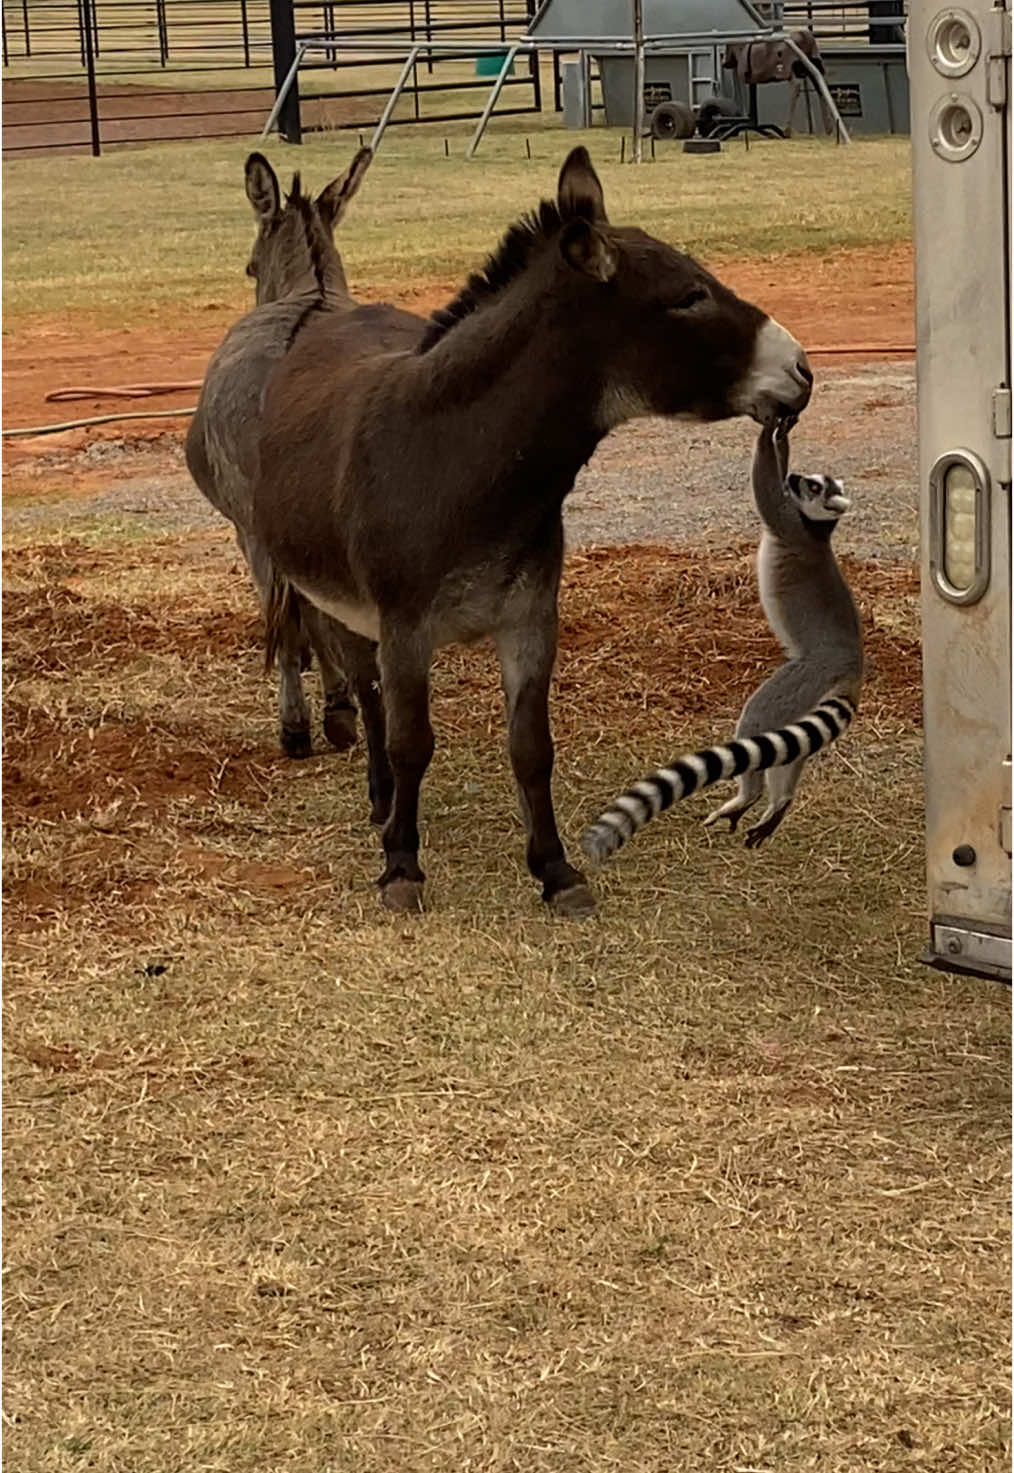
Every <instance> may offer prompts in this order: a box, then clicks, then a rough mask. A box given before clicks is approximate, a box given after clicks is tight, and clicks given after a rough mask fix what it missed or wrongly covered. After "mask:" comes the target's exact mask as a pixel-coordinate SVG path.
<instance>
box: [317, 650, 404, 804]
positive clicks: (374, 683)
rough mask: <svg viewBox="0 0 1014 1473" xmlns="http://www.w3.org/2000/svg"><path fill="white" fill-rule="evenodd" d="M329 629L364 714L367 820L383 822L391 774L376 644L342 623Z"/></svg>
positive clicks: (391, 790) (390, 793) (390, 795)
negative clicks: (367, 787) (367, 777)
mask: <svg viewBox="0 0 1014 1473" xmlns="http://www.w3.org/2000/svg"><path fill="white" fill-rule="evenodd" d="M332 630H333V633H334V635H335V637H336V639H337V641H338V646H339V648H340V650H341V654H342V662H343V664H344V666H345V669H346V670H347V672H348V676H349V679H350V680H351V682H352V686H353V689H354V690H355V693H356V699H357V700H358V702H359V709H360V711H361V712H362V717H363V731H364V733H365V736H366V754H367V767H368V772H369V783H370V822H371V823H376V824H384V823H386V822H387V820H388V817H389V815H390V812H391V800H392V798H393V797H394V777H393V775H392V773H391V764H390V762H389V761H388V760H387V733H386V728H385V722H384V699H383V696H382V694H381V690H380V672H379V671H378V669H377V647H376V645H375V644H374V643H373V642H372V641H371V640H369V639H364V638H363V637H362V635H360V634H353V633H352V631H351V630H350V629H346V628H345V626H344V625H343V624H337V623H334V624H332Z"/></svg>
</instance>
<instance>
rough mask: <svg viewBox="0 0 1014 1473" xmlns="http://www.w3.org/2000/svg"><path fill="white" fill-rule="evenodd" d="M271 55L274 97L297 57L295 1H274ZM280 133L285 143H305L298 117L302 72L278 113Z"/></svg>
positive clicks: (272, 2) (295, 78)
mask: <svg viewBox="0 0 1014 1473" xmlns="http://www.w3.org/2000/svg"><path fill="white" fill-rule="evenodd" d="M271 55H272V59H273V61H274V69H275V96H276V97H277V96H278V94H279V92H280V91H281V89H282V83H283V82H284V81H285V78H286V77H287V76H288V74H289V70H290V68H291V66H292V63H293V62H294V61H295V59H296V17H295V13H294V11H293V8H292V0H271ZM278 136H279V137H280V138H283V139H284V140H285V142H286V143H302V141H303V129H302V125H301V122H300V117H299V75H298V73H297V74H296V76H295V77H294V78H293V80H292V87H291V88H290V90H289V95H288V97H287V98H286V99H285V102H284V103H283V105H282V110H281V112H280V113H279V114H278Z"/></svg>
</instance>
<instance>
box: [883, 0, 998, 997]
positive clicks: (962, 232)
mask: <svg viewBox="0 0 1014 1473" xmlns="http://www.w3.org/2000/svg"><path fill="white" fill-rule="evenodd" d="M1010 38H1011V15H1010V0H998V3H994V0H962V3H961V5H959V6H951V7H943V6H939V5H938V4H936V3H934V0H929V3H918V4H916V5H914V6H913V7H912V12H911V14H910V17H909V34H908V57H909V69H910V82H911V98H912V157H913V169H914V186H915V188H914V203H915V252H916V319H917V338H916V341H917V345H918V361H917V376H918V413H919V474H920V484H921V503H922V613H923V689H924V717H925V778H926V848H927V882H928V892H929V922H930V945H929V953H928V956H927V960H928V961H930V962H931V963H932V964H933V965H935V966H939V967H941V968H943V969H944V970H948V971H970V972H975V973H978V974H981V975H984V976H992V977H1000V978H1004V979H1006V980H1008V981H1009V980H1010V968H1011V939H1010V938H1011V864H1010V857H1011V828H1010V817H1011V797H1010V783H1011V748H1010V742H1011V737H1010V732H1011V611H1010V598H1011V585H1010V538H1011V525H1010V505H1011V362H1010V330H1011V321H1010V290H1011V270H1010V230H1009V213H1008V212H1009V207H1010V179H1011V174H1010V168H1011V160H1010V144H1009V133H1010V49H1011V41H1010Z"/></svg>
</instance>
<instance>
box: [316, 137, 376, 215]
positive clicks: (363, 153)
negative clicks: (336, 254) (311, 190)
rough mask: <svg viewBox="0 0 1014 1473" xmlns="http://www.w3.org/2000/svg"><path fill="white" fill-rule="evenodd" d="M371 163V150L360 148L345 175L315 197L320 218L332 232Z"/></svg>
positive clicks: (333, 181) (340, 176)
mask: <svg viewBox="0 0 1014 1473" xmlns="http://www.w3.org/2000/svg"><path fill="white" fill-rule="evenodd" d="M372 162H373V149H372V148H361V149H360V150H359V152H358V153H357V154H356V156H355V158H354V159H353V160H352V162H351V164H349V166H348V168H347V169H346V170H345V173H344V174H340V175H339V176H338V178H337V179H333V180H332V181H331V183H330V184H329V185H328V186H327V188H326V189H322V190H321V192H320V194H319V195H318V196H317V209H318V210H319V211H320V218H321V219H322V220H323V221H324V224H325V225H327V226H329V227H330V228H331V229H332V230H333V229H334V227H335V226H336V225H337V224H338V221H339V220H340V219H341V218H342V216H343V215H344V214H345V211H346V210H347V209H348V207H349V202H350V201H351V199H352V196H353V195H354V194H355V192H356V190H357V189H358V188H359V186H360V184H362V182H363V176H364V174H365V173H366V171H367V169H368V168H369V167H370V164H371V163H372Z"/></svg>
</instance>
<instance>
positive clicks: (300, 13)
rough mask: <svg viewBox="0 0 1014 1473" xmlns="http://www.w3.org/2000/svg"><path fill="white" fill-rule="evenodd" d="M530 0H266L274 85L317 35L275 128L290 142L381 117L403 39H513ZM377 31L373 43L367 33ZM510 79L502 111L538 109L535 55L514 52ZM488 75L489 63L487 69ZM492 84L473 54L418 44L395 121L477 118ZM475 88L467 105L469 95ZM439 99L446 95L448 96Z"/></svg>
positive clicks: (523, 27)
mask: <svg viewBox="0 0 1014 1473" xmlns="http://www.w3.org/2000/svg"><path fill="white" fill-rule="evenodd" d="M537 9H538V4H537V0H400V3H390V0H386V3H385V0H330V3H325V4H324V5H321V4H320V0H316V3H314V0H271V37H272V47H273V54H274V73H275V87H276V91H280V90H281V89H282V87H283V84H284V83H285V80H286V77H287V76H288V75H289V72H290V69H291V67H292V65H293V62H294V61H295V58H296V54H297V50H298V49H299V47H300V44H301V43H303V42H306V41H313V42H314V43H316V44H315V45H314V48H313V52H312V54H311V53H307V54H306V56H305V58H304V59H303V60H302V61H301V63H300V67H299V74H298V77H297V78H296V80H295V82H294V83H293V85H292V86H291V87H290V90H289V91H288V93H287V95H286V98H285V101H284V103H283V105H282V108H281V110H280V112H279V114H278V131H279V133H280V134H281V136H282V137H283V138H285V139H287V140H288V141H289V142H290V143H298V142H299V140H300V138H301V137H302V134H303V133H304V132H307V131H315V130H319V129H326V128H335V127H339V128H370V127H372V126H373V125H374V124H375V123H376V122H377V120H378V118H379V117H380V114H381V112H382V110H383V107H384V103H385V102H386V100H387V99H388V97H389V96H390V95H391V90H392V86H393V83H394V80H395V77H396V75H397V71H398V69H399V67H400V65H401V59H400V55H399V56H398V59H397V60H395V51H396V49H397V47H398V46H399V44H402V49H403V51H404V50H407V49H408V48H409V47H411V46H414V45H417V44H424V43H425V42H427V41H432V42H433V43H434V46H438V45H439V43H440V42H441V41H444V42H455V43H459V45H460V46H461V47H466V46H467V45H468V43H470V42H471V43H476V44H477V45H480V46H483V47H485V51H486V57H485V58H484V61H485V62H490V61H494V60H496V58H495V57H492V56H490V54H489V53H490V48H491V43H492V44H494V45H495V44H497V43H500V42H503V43H504V46H505V47H506V46H507V45H508V44H509V43H510V41H512V40H517V39H518V38H519V37H520V36H522V35H524V33H525V32H526V31H527V29H528V26H529V23H530V21H531V18H532V16H533V14H534V13H535V11H536V10H537ZM371 40H373V41H376V42H377V46H376V49H375V50H372V51H371V49H370V44H369V43H370V41H371ZM518 60H519V66H518V72H517V75H515V76H512V77H511V78H510V79H509V80H508V83H507V85H508V87H509V88H510V89H511V91H512V93H513V94H514V96H515V98H516V101H514V103H513V104H512V105H511V106H508V107H507V108H505V109H503V111H504V112H507V113H527V112H537V111H539V110H540V109H541V106H542V90H541V80H540V73H539V67H538V60H537V58H536V57H534V56H525V57H523V58H519V59H518ZM493 74H494V75H495V70H494V73H493ZM489 89H490V75H489V73H485V74H483V62H481V61H479V59H478V58H477V57H468V56H462V55H458V56H448V55H446V54H445V55H440V53H439V51H437V50H434V51H432V52H428V53H427V52H424V53H422V55H421V56H420V59H419V62H418V63H417V64H416V65H415V66H413V67H412V69H411V75H410V76H409V78H408V80H407V82H406V85H405V88H404V92H403V94H402V95H403V99H404V100H405V102H406V104H407V106H406V107H405V108H404V110H403V111H401V112H400V114H396V115H395V116H394V117H393V118H392V119H391V123H392V124H397V123H446V122H455V121H458V120H464V119H470V118H477V117H479V116H480V115H481V113H482V103H483V102H484V100H485V98H486V96H487V95H488V93H489ZM473 95H474V97H475V102H474V105H473V104H472V103H471V101H470V99H471V97H472V96H473ZM445 99H450V103H449V105H444V104H445Z"/></svg>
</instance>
